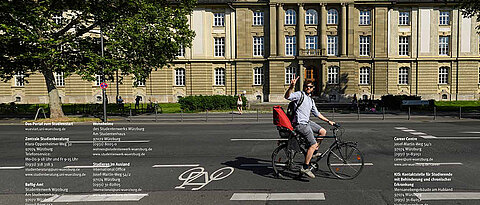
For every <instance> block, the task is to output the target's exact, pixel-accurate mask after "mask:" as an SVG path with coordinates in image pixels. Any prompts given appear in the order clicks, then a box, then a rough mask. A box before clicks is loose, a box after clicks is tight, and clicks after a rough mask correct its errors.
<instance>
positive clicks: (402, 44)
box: [398, 36, 409, 56]
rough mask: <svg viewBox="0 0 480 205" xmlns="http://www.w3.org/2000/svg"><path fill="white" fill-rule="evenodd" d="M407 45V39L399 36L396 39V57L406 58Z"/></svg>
mask: <svg viewBox="0 0 480 205" xmlns="http://www.w3.org/2000/svg"><path fill="white" fill-rule="evenodd" d="M408 45H409V37H408V36H400V37H399V38H398V55H401V56H408V53H409V52H408V51H409V48H408Z"/></svg>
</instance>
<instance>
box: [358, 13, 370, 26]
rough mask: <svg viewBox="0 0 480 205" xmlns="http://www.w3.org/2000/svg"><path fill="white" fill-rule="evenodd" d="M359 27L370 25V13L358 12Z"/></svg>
mask: <svg viewBox="0 0 480 205" xmlns="http://www.w3.org/2000/svg"><path fill="white" fill-rule="evenodd" d="M360 25H370V11H360Z"/></svg>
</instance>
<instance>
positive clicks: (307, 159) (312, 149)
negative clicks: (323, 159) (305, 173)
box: [305, 143, 318, 165]
mask: <svg viewBox="0 0 480 205" xmlns="http://www.w3.org/2000/svg"><path fill="white" fill-rule="evenodd" d="M316 149H318V143H315V144H314V145H312V146H310V147H309V148H308V151H307V155H306V156H305V164H307V165H308V164H310V160H311V159H312V156H313V152H315V150H316Z"/></svg>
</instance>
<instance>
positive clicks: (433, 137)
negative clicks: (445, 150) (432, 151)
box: [419, 135, 437, 139]
mask: <svg viewBox="0 0 480 205" xmlns="http://www.w3.org/2000/svg"><path fill="white" fill-rule="evenodd" d="M419 137H421V138H423V139H436V138H437V137H435V136H432V135H422V136H419Z"/></svg>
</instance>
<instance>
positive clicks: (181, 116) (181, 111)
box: [180, 109, 183, 122]
mask: <svg viewBox="0 0 480 205" xmlns="http://www.w3.org/2000/svg"><path fill="white" fill-rule="evenodd" d="M180 120H181V122H183V109H181V110H180Z"/></svg>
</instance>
